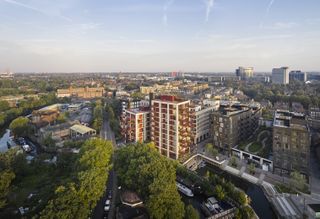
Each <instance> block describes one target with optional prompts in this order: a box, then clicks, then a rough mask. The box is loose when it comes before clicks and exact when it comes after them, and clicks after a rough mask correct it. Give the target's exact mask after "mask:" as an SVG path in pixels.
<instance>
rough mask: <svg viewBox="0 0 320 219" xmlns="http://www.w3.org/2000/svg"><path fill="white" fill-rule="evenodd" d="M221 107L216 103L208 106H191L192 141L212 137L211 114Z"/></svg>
mask: <svg viewBox="0 0 320 219" xmlns="http://www.w3.org/2000/svg"><path fill="white" fill-rule="evenodd" d="M218 108H219V105H218V107H216V106H215V105H212V106H210V105H208V106H201V105H197V106H193V107H191V109H190V111H191V132H192V143H193V144H194V145H197V144H198V143H200V142H202V141H204V140H206V139H208V138H210V136H211V135H210V133H211V114H212V112H213V111H215V110H217V109H218Z"/></svg>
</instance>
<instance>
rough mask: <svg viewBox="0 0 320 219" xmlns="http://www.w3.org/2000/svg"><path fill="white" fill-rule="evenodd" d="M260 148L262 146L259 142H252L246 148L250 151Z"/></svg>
mask: <svg viewBox="0 0 320 219" xmlns="http://www.w3.org/2000/svg"><path fill="white" fill-rule="evenodd" d="M261 148H262V145H261V144H260V143H259V142H253V143H252V144H251V145H250V146H249V148H248V150H249V152H250V153H256V152H258V151H259V150H260V149H261Z"/></svg>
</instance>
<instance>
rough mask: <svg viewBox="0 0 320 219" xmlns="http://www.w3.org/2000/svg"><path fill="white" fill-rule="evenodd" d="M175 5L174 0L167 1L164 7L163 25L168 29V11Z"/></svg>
mask: <svg viewBox="0 0 320 219" xmlns="http://www.w3.org/2000/svg"><path fill="white" fill-rule="evenodd" d="M173 3H174V0H169V1H166V2H165V4H164V6H163V15H162V23H163V25H164V26H165V27H166V26H168V14H167V12H168V9H169V7H170V6H171V5H172V4H173Z"/></svg>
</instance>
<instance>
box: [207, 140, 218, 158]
mask: <svg viewBox="0 0 320 219" xmlns="http://www.w3.org/2000/svg"><path fill="white" fill-rule="evenodd" d="M206 152H207V153H209V155H211V156H213V157H216V156H217V155H218V149H217V148H216V147H214V146H213V144H211V143H208V144H206Z"/></svg>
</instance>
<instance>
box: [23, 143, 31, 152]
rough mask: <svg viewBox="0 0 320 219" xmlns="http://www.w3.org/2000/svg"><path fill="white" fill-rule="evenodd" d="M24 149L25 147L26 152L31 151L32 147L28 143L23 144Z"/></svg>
mask: <svg viewBox="0 0 320 219" xmlns="http://www.w3.org/2000/svg"><path fill="white" fill-rule="evenodd" d="M22 149H23V150H24V151H25V152H30V151H32V149H31V147H30V146H29V145H27V144H25V145H22Z"/></svg>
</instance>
